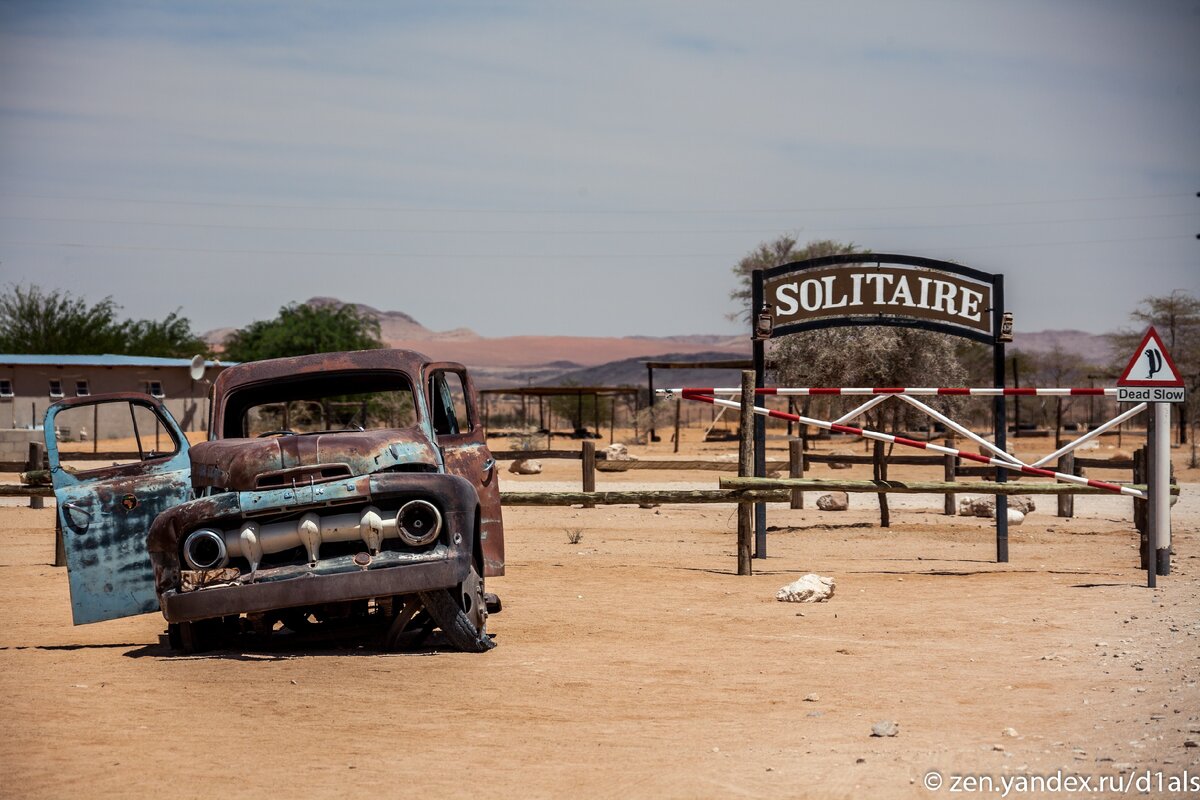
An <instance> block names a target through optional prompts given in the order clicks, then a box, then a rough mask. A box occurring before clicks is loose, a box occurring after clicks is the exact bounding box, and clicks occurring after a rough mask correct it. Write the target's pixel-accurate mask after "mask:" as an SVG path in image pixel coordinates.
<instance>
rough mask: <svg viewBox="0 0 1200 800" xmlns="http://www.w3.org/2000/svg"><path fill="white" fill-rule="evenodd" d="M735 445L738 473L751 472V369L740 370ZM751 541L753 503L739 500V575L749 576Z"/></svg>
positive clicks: (752, 433) (752, 372) (752, 444)
mask: <svg viewBox="0 0 1200 800" xmlns="http://www.w3.org/2000/svg"><path fill="white" fill-rule="evenodd" d="M739 434H740V437H741V442H740V444H741V446H740V447H739V448H738V475H739V476H740V477H743V478H749V477H751V476H753V475H754V370H750V369H747V370H743V371H742V415H741V421H740V430H739ZM753 541H754V504H753V503H738V544H737V560H738V575H749V574H751V572H750V563H751V562H750V556H751V552H750V548H751V545H752V543H753Z"/></svg>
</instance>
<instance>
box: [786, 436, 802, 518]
mask: <svg viewBox="0 0 1200 800" xmlns="http://www.w3.org/2000/svg"><path fill="white" fill-rule="evenodd" d="M788 477H789V478H803V477H804V442H802V441H800V440H799V439H792V440H791V441H789V442H788ZM792 508H804V492H802V491H801V490H799V489H792Z"/></svg>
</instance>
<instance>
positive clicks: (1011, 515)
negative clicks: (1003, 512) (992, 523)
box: [1008, 508, 1025, 525]
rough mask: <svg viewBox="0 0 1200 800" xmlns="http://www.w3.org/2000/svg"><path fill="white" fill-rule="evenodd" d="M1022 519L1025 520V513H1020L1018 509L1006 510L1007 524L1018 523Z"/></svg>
mask: <svg viewBox="0 0 1200 800" xmlns="http://www.w3.org/2000/svg"><path fill="white" fill-rule="evenodd" d="M1024 521H1025V515H1024V514H1022V513H1021V512H1020V511H1017V510H1016V509H1015V508H1010V509H1009V510H1008V524H1009V525H1020V524H1021V523H1022V522H1024Z"/></svg>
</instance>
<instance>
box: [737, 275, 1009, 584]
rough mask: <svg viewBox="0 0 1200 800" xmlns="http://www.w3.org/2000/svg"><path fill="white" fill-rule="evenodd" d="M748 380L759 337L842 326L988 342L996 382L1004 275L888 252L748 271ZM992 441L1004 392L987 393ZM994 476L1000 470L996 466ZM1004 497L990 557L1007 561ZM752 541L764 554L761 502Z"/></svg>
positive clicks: (1003, 337) (760, 348)
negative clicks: (750, 332)
mask: <svg viewBox="0 0 1200 800" xmlns="http://www.w3.org/2000/svg"><path fill="white" fill-rule="evenodd" d="M751 287H752V291H751V309H750V311H751V324H752V327H753V348H754V372H755V376H756V381H755V383H756V385H757V386H758V387H759V388H762V387H763V386H764V383H765V381H764V379H765V372H766V348H765V344H766V340H767V339H771V338H773V337H775V336H784V335H787V334H790V333H800V332H802V331H810V330H819V329H822V328H837V327H845V326H849V325H893V326H901V327H906V328H920V329H923V330H928V331H937V332H939V333H946V334H950V335H951V336H961V337H963V338H966V339H972V340H974V341H977V342H982V343H984V344H987V345H991V347H992V369H993V378H994V382H993V385H994V386H997V387H1003V386H1004V343H1005V342H1008V341H1012V316H1011V315H1010V314H1007V313H1005V312H1004V276H1003V275H992V274H989V273H987V272H981V271H979V270H976V269H971V268H970V267H964V266H962V265H960V264H951V263H950V262H948V261H936V260H934V259H931V258H921V257H919V256H902V255H894V254H889V253H845V254H841V255H834V256H822V257H820V258H810V259H808V260H806V261H796V262H793V263H791V264H783V265H781V266H778V267H772V268H771V269H765V270H755V271H754V273H753V274H752V277H751ZM994 420H995V430H994V438H995V443H996V445H997V446H998V447H1000V448H1001V449H1004V448H1005V444H1006V442H1005V439H1006V433H1007V425H1008V423H1007V420H1006V414H1005V407H1004V398H1003V397H997V398H995V416H994ZM754 474H755V475H756V476H758V477H763V476H764V475H766V428H765V426H764V424H763V418H762V417H761V416H757V415H756V416H755V425H754ZM996 480H997V481H998V482H999V481H1005V480H1007V472H1006V470H1003V469H997V470H996ZM1007 503H1008V500H1007V497H1006V496H1005V495H1002V494H1001V495H997V497H996V512H997V513H996V560H997V561H1001V562H1004V561H1008V515H1007V513H1006V509H1007ZM755 546H756V550H757V553H756V555H757V556H758V557H759V558H765V557H766V547H767V544H766V505H765V504H761V503H760V504H756V513H755Z"/></svg>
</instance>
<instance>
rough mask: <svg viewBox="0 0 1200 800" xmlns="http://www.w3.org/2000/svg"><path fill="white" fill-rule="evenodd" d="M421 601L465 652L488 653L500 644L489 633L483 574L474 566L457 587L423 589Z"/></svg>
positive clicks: (452, 642) (444, 630)
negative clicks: (430, 590)
mask: <svg viewBox="0 0 1200 800" xmlns="http://www.w3.org/2000/svg"><path fill="white" fill-rule="evenodd" d="M421 603H422V604H424V606H425V610H426V611H428V612H429V616H431V617H433V620H434V622H436V623H437V624H438V627H439V628H441V629H442V632H443V633H445V634H446V638H447V639H449V640H450V644H452V645H454V647H456V648H457V649H459V650H462V651H463V652H464V653H486V652H487V651H488V650H491V649H492V648H493V647H495V646H496V643H495V642H493V641H492V639H491V637H489V636H488V635H487V608H486V606H485V605H484V600H483V578H481V577H480V576H479V573H478V572H477V571H476V570H475V567H474V566H472V567H471V572H470V574H469V575H467V579H466V580H465V581H463V582H462V583H460V584H459V585H458V586H457V587H456V588H455V589H441V590H437V591H432V592H421Z"/></svg>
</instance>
